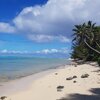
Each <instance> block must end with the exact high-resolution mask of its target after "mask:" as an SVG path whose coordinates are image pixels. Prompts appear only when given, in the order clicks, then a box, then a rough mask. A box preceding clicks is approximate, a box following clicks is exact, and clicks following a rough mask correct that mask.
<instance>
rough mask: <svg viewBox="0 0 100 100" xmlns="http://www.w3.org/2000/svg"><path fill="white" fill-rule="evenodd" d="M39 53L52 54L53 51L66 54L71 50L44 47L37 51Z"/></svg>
mask: <svg viewBox="0 0 100 100" xmlns="http://www.w3.org/2000/svg"><path fill="white" fill-rule="evenodd" d="M36 53H38V54H52V53H62V54H64V53H65V54H66V53H69V50H68V49H67V48H60V49H43V50H40V51H36Z"/></svg>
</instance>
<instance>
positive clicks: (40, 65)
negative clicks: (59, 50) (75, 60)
mask: <svg viewBox="0 0 100 100" xmlns="http://www.w3.org/2000/svg"><path fill="white" fill-rule="evenodd" d="M69 63H70V61H69V60H67V59H58V58H34V57H16V56H14V57H7V56H5V57H0V82H5V81H9V80H14V79H16V78H21V77H24V76H28V75H31V74H34V73H37V72H40V71H43V70H47V69H50V68H56V67H57V66H61V65H64V64H69Z"/></svg>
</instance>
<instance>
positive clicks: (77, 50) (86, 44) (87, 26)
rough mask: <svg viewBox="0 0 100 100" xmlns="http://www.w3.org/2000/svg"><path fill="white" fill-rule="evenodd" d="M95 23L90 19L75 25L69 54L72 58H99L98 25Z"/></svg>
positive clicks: (90, 59) (96, 59)
mask: <svg viewBox="0 0 100 100" xmlns="http://www.w3.org/2000/svg"><path fill="white" fill-rule="evenodd" d="M95 25H96V24H95V23H93V24H92V22H91V21H88V22H87V23H83V24H81V25H75V28H74V29H73V31H74V34H73V46H72V50H73V52H72V54H71V57H72V58H73V59H79V60H84V61H98V59H99V58H100V26H95ZM99 61H100V60H99ZM99 65H100V63H99Z"/></svg>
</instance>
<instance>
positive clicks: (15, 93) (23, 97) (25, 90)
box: [0, 64, 100, 100]
mask: <svg viewBox="0 0 100 100" xmlns="http://www.w3.org/2000/svg"><path fill="white" fill-rule="evenodd" d="M97 70H99V68H98V67H95V66H91V65H89V64H83V65H78V66H77V67H74V66H71V67H70V66H69V67H68V66H67V67H66V66H64V67H62V68H60V69H56V70H52V71H46V72H42V74H39V75H37V76H39V77H37V76H36V77H35V78H33V76H30V77H26V78H23V79H20V80H17V81H14V82H10V83H9V84H8V83H7V84H5V85H4V86H1V87H2V88H1V89H0V95H1V96H3V95H5V96H7V97H8V98H7V99H5V100H58V99H61V98H62V97H69V95H70V94H76V93H77V94H78V93H79V94H86V95H91V94H92V93H91V92H90V91H89V90H90V89H91V88H100V72H94V71H97ZM55 73H58V74H57V75H55ZM86 73H87V74H89V77H88V78H84V79H83V78H81V75H82V74H86ZM74 75H76V76H77V78H75V79H72V80H66V78H68V77H71V76H74ZM40 76H41V77H40ZM73 81H76V83H73ZM59 85H61V86H64V88H63V89H62V91H61V92H58V91H57V86H59ZM3 88H4V90H3ZM66 100H67V99H66ZM68 100H69V99H68ZM82 100H83V99H82Z"/></svg>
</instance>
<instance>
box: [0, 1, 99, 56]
mask: <svg viewBox="0 0 100 100" xmlns="http://www.w3.org/2000/svg"><path fill="white" fill-rule="evenodd" d="M94 2H95V3H94ZM99 18H100V0H0V54H5V53H10V54H16V53H19V54H28V53H29V54H32V53H33V54H42V55H43V54H45V55H47V54H49V55H55V54H56V55H58V57H59V56H60V57H61V55H62V57H65V56H64V55H66V56H67V57H69V53H71V51H72V50H71V45H72V43H71V40H72V34H73V32H72V29H73V28H74V25H76V24H80V23H83V22H86V21H88V20H91V21H93V22H94V23H95V22H96V23H97V24H99V23H100V20H99Z"/></svg>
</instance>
